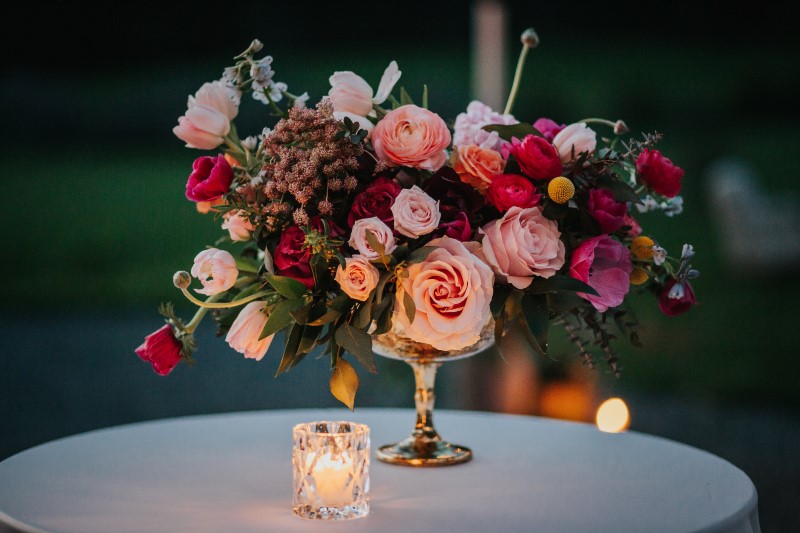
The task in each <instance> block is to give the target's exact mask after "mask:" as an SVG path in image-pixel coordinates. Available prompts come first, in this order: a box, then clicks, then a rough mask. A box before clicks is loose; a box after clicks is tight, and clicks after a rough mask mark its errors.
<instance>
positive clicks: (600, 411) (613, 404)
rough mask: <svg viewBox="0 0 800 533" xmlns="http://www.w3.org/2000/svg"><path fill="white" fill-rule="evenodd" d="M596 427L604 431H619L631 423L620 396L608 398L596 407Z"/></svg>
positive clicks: (626, 408)
mask: <svg viewBox="0 0 800 533" xmlns="http://www.w3.org/2000/svg"><path fill="white" fill-rule="evenodd" d="M596 421H597V428H598V429H599V430H600V431H605V432H606V433H621V432H623V431H625V430H626V429H628V426H630V423H631V417H630V413H629V412H628V406H627V405H626V404H625V402H624V401H623V400H622V399H621V398H609V399H608V400H606V401H604V402H603V403H602V404H600V407H598V408H597V418H596Z"/></svg>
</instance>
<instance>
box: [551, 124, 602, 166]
mask: <svg viewBox="0 0 800 533" xmlns="http://www.w3.org/2000/svg"><path fill="white" fill-rule="evenodd" d="M553 146H555V147H556V150H558V155H559V157H561V161H563V162H564V163H567V162H569V161H571V160H572V154H573V153H574V154H575V157H578V155H580V154H581V153H582V152H588V153H590V154H591V153H592V152H594V149H595V148H596V147H597V134H596V133H595V132H594V130H593V129H591V128H590V127H589V126H587V125H586V124H584V123H583V122H577V123H575V124H570V125H569V126H567V127H566V128H564V129H563V130H561V131H559V132H558V135H556V136H555V137H554V138H553Z"/></svg>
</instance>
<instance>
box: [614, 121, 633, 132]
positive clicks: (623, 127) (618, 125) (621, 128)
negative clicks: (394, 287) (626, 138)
mask: <svg viewBox="0 0 800 533" xmlns="http://www.w3.org/2000/svg"><path fill="white" fill-rule="evenodd" d="M629 131H630V130H629V129H628V125H627V124H625V122H623V121H622V120H618V121H616V122H615V123H614V135H622V134H623V133H628V132H629Z"/></svg>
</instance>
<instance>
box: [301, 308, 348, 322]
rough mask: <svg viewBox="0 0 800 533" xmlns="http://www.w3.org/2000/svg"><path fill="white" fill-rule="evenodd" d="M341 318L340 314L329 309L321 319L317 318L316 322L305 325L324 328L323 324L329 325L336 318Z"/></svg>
mask: <svg viewBox="0 0 800 533" xmlns="http://www.w3.org/2000/svg"><path fill="white" fill-rule="evenodd" d="M340 316H342V313H341V312H339V311H337V310H336V309H331V310H330V311H328V312H327V313H325V314H324V315H322V316H321V317H319V318H317V319H316V320H312V321H311V322H309V323H308V324H307V325H308V326H324V325H325V324H330V323H331V322H333V321H334V320H336V319H337V318H339V317H340Z"/></svg>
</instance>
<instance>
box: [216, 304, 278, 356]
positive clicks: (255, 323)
mask: <svg viewBox="0 0 800 533" xmlns="http://www.w3.org/2000/svg"><path fill="white" fill-rule="evenodd" d="M266 306H267V303H266V302H263V301H255V302H250V303H249V304H247V305H245V306H244V309H242V310H241V311H239V315H238V316H237V317H236V320H234V321H233V324H231V328H230V329H229V330H228V334H227V335H226V336H225V342H227V343H228V344H229V345H230V347H231V348H233V349H234V350H236V351H237V352H239V353H241V354H244V356H245V357H246V358H248V359H255V360H256V361H260V360H261V359H262V358H263V357H264V354H266V353H267V350H268V349H269V345H270V344H271V343H272V338H273V337H274V336H275V335H274V334H273V335H269V336H267V337H264V338H263V339H261V340H259V339H258V338H259V337H260V336H261V331H263V329H264V325H265V324H266V323H267V318H268V317H267V314H266V313H265V311H264V310H265V308H266Z"/></svg>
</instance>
